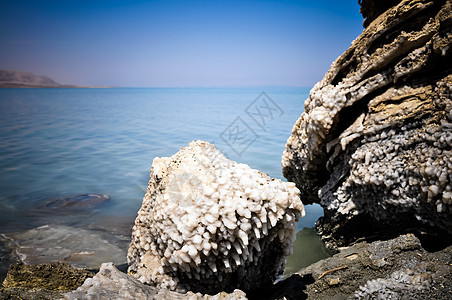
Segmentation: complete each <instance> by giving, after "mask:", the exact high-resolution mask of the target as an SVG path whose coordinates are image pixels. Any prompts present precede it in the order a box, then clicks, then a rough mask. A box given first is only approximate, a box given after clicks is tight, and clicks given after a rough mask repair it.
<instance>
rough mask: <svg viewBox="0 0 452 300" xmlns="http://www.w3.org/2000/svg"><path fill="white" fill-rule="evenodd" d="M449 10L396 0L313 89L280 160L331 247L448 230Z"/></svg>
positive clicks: (444, 4) (451, 173) (451, 140)
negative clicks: (313, 207) (318, 214)
mask: <svg viewBox="0 0 452 300" xmlns="http://www.w3.org/2000/svg"><path fill="white" fill-rule="evenodd" d="M366 2H376V1H366ZM386 2H388V3H389V2H391V1H386ZM385 5H386V4H385ZM389 6H390V5H389ZM451 7H452V3H451V1H450V0H449V1H445V0H443V1H441V0H438V1H427V0H405V1H401V2H400V3H399V4H398V5H397V6H394V7H392V8H390V9H389V10H387V11H386V12H385V13H383V14H382V15H380V16H379V17H376V18H375V20H374V21H373V22H372V23H371V24H370V25H369V26H368V27H367V28H366V29H365V30H364V32H363V33H362V34H361V35H360V36H359V37H358V38H357V39H356V40H355V41H354V42H353V43H352V46H351V47H350V48H349V49H348V50H347V51H346V52H345V53H344V54H343V55H341V56H340V57H339V58H338V59H337V60H336V61H335V62H334V63H333V64H332V66H331V68H330V70H329V71H328V72H327V74H326V75H325V77H324V78H323V80H322V81H320V82H319V83H317V84H316V85H315V86H314V88H313V89H312V90H311V92H310V95H309V98H308V99H307V100H306V102H305V112H304V113H303V114H302V115H301V117H300V119H299V120H298V121H297V122H296V124H295V126H294V128H293V131H292V136H291V137H290V138H289V139H288V141H287V145H286V150H285V152H284V155H283V158H282V166H283V174H284V176H285V177H286V178H287V179H288V180H290V181H294V182H295V183H296V184H297V187H298V188H299V189H300V191H301V198H302V199H303V201H304V202H318V203H320V204H321V205H322V207H323V208H324V210H325V217H324V219H323V220H322V221H321V222H319V224H318V226H317V229H318V231H319V232H320V233H321V234H322V236H323V238H324V239H325V240H326V241H327V243H328V245H330V246H337V245H344V244H347V243H349V242H351V241H353V240H354V239H356V238H358V237H360V236H367V235H370V234H372V235H375V234H376V235H378V234H379V231H381V230H384V231H394V230H400V231H405V230H409V229H410V228H418V229H420V231H426V232H429V233H431V234H436V235H439V236H442V237H444V239H447V238H450V236H451V235H452V216H451V215H452V207H451V205H452V184H451V179H452V150H451V149H452V111H451V109H452V101H451V93H452V75H451V73H452V72H451V69H452V63H451V62H452V61H451V58H452V55H451V53H452V48H451V43H452V9H451Z"/></svg>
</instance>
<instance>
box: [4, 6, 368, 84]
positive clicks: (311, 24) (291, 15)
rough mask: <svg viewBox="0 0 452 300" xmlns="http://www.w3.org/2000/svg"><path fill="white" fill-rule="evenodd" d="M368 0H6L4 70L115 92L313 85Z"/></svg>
mask: <svg viewBox="0 0 452 300" xmlns="http://www.w3.org/2000/svg"><path fill="white" fill-rule="evenodd" d="M362 30H363V28H362V17H361V15H360V14H359V5H358V0H340V1H337V0H324V1H318V0H311V1H307V0H306V1H305V0H298V1H296V0H293V1H265V0H260V1H257V0H256V1H251V0H229V1H215V0H210V1H207V0H206V1H197V0H192V1H188V0H187V1H174V0H166V1H164V0H161V1H139V0H55V1H48V0H35V1H23V0H1V1H0V69H7V70H18V71H29V72H33V73H36V74H40V75H47V76H49V77H51V78H52V79H54V80H56V81H57V82H59V83H66V84H86V85H114V86H143V87H147V86H174V87H177V86H259V85H286V86H287V85H290V86H312V85H313V84H315V83H316V82H317V81H319V80H320V79H322V77H323V76H324V74H325V73H326V71H327V70H328V68H329V66H330V65H331V63H332V62H333V61H334V60H335V59H336V58H337V57H338V56H339V55H340V54H341V53H343V52H344V51H345V50H346V49H347V48H348V47H349V46H350V43H351V42H352V41H353V40H354V39H355V38H356V37H357V36H358V35H359V34H360V33H361V32H362Z"/></svg>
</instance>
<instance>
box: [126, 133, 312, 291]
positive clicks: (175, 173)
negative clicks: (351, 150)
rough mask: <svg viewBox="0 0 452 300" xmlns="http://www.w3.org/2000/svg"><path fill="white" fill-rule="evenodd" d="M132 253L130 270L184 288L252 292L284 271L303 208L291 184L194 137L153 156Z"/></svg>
mask: <svg viewBox="0 0 452 300" xmlns="http://www.w3.org/2000/svg"><path fill="white" fill-rule="evenodd" d="M150 177H151V178H150V180H149V185H148V189H147V192H146V195H145V197H144V199H143V204H142V206H141V209H140V210H139V212H138V217H137V218H136V220H135V225H134V227H133V232H132V242H131V244H130V248H129V252H128V262H129V265H130V267H129V273H130V274H132V275H133V276H134V277H135V278H137V279H139V280H140V281H141V282H144V283H148V284H151V285H156V286H158V287H161V288H169V289H173V290H178V291H185V290H191V291H196V292H202V293H209V294H215V293H218V292H220V291H228V292H231V291H232V290H234V289H235V288H239V289H242V290H244V291H246V292H250V291H251V292H252V291H253V290H256V289H259V287H261V286H265V285H268V284H270V285H271V283H272V281H273V280H274V279H275V278H276V276H277V275H278V274H281V273H282V272H283V271H284V262H285V258H286V257H287V256H288V255H289V254H290V253H291V250H292V243H293V241H294V236H295V231H296V226H295V224H296V221H297V220H298V218H299V215H300V214H302V215H304V207H303V204H302V203H301V201H300V199H299V197H298V193H299V191H298V189H297V188H296V187H295V184H293V183H290V182H289V183H286V182H282V181H281V180H278V179H271V178H270V177H269V176H268V175H266V174H264V173H261V172H259V171H257V170H253V169H251V168H250V167H249V166H248V165H245V164H239V163H236V162H234V161H231V160H228V159H226V158H225V157H224V156H223V154H221V152H219V151H218V150H216V148H215V146H213V145H211V144H209V143H207V142H203V141H196V142H191V143H190V144H189V146H188V147H186V148H182V149H181V150H180V151H179V152H178V153H176V154H175V155H173V156H172V157H165V158H155V159H154V161H153V163H152V168H151V175H150Z"/></svg>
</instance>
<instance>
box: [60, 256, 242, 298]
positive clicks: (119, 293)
mask: <svg viewBox="0 0 452 300" xmlns="http://www.w3.org/2000/svg"><path fill="white" fill-rule="evenodd" d="M64 298H65V299H67V300H83V299H121V300H127V299H130V300H135V299H141V300H151V299H152V300H159V299H161V300H164V299H175V300H177V299H180V300H183V299H187V300H235V299H238V300H246V299H247V298H246V295H245V293H244V292H242V291H240V290H235V291H234V292H232V293H230V294H227V293H224V292H221V293H218V294H217V295H213V296H210V295H202V294H200V293H196V294H195V293H192V292H188V293H186V294H181V293H177V292H173V291H169V290H167V289H160V288H156V287H152V286H149V285H146V284H143V283H142V282H140V281H138V280H136V279H135V278H133V277H131V276H128V275H127V274H124V273H121V272H120V271H119V270H118V269H117V268H116V267H115V266H114V265H113V264H112V263H104V264H102V266H101V268H100V270H99V272H98V273H97V274H96V275H95V276H94V277H93V278H89V279H87V280H85V282H84V283H83V285H82V286H80V287H79V288H78V289H77V290H75V291H73V292H70V293H67V294H65V295H64Z"/></svg>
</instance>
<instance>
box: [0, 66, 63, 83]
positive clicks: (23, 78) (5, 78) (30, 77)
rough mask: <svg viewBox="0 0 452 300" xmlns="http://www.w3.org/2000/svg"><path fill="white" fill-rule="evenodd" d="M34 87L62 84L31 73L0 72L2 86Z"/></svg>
mask: <svg viewBox="0 0 452 300" xmlns="http://www.w3.org/2000/svg"><path fill="white" fill-rule="evenodd" d="M5 84H9V85H24V84H25V85H33V86H59V85H60V84H59V83H58V82H56V81H54V80H53V79H51V78H49V77H47V76H42V75H35V74H33V73H30V72H20V71H9V70H0V86H1V85H5Z"/></svg>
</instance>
